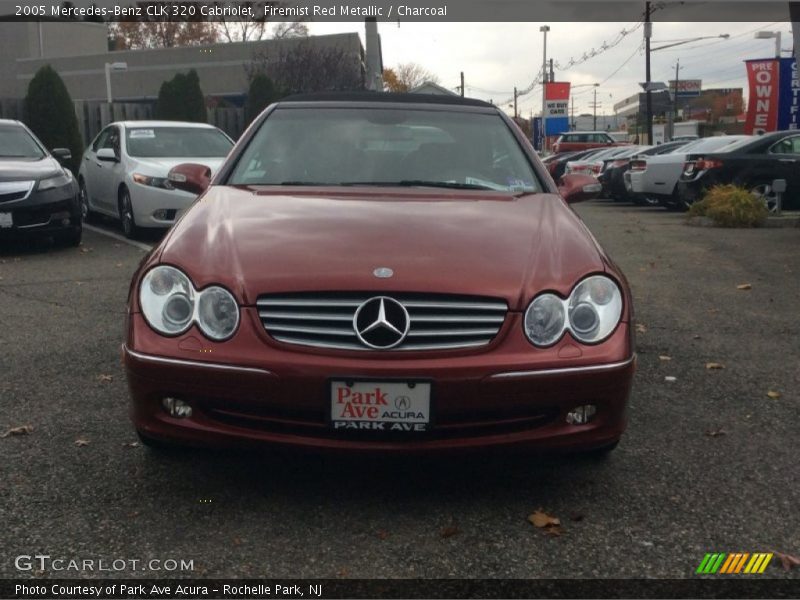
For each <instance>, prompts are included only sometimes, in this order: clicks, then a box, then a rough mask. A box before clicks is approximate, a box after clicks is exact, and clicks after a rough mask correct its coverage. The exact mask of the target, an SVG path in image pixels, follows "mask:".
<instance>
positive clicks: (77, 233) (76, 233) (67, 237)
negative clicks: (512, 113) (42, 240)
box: [53, 224, 83, 248]
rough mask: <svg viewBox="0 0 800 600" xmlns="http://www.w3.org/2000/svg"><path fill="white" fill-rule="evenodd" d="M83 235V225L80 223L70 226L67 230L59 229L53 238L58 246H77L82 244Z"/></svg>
mask: <svg viewBox="0 0 800 600" xmlns="http://www.w3.org/2000/svg"><path fill="white" fill-rule="evenodd" d="M82 237H83V227H81V225H80V224H78V225H74V226H73V227H70V228H69V229H67V230H66V231H59V232H58V233H56V234H54V235H53V240H54V241H55V243H56V245H57V246H64V247H66V248H77V247H78V246H80V245H81V238H82Z"/></svg>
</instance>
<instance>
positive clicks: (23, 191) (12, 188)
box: [0, 181, 36, 202]
mask: <svg viewBox="0 0 800 600" xmlns="http://www.w3.org/2000/svg"><path fill="white" fill-rule="evenodd" d="M35 183H36V182H35V181H0V202H13V201H15V200H24V199H25V198H27V197H28V195H29V194H30V193H31V190H32V189H33V186H34V184H35Z"/></svg>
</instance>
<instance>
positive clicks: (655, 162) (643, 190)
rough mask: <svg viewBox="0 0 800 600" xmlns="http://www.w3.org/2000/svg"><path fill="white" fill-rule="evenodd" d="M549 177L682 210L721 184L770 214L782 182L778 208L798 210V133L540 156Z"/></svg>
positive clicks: (722, 137) (613, 196)
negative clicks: (586, 179)
mask: <svg viewBox="0 0 800 600" xmlns="http://www.w3.org/2000/svg"><path fill="white" fill-rule="evenodd" d="M545 164H546V166H547V168H548V170H549V172H550V174H551V175H552V176H553V177H554V178H555V179H558V178H559V177H560V176H561V175H562V174H564V173H584V174H591V175H593V176H595V177H596V178H597V179H598V181H600V183H601V184H602V186H603V193H602V195H603V197H606V198H611V199H614V200H618V201H626V202H633V203H635V204H640V205H653V206H663V207H665V208H667V209H670V210H686V209H687V208H688V207H689V206H691V205H692V204H693V203H694V202H696V201H697V200H699V199H701V198H702V197H703V195H704V194H705V191H706V190H708V189H709V188H711V187H713V186H716V185H720V184H728V183H730V184H734V185H739V186H743V187H746V188H748V189H749V190H750V191H751V193H752V194H753V195H755V196H757V197H758V198H760V199H762V200H763V201H764V203H765V204H766V206H767V207H768V208H769V209H770V210H774V209H775V208H776V205H777V194H776V192H775V191H774V189H773V182H774V181H775V180H781V179H782V180H785V181H786V185H787V189H786V192H785V193H784V194H783V195H782V208H786V209H800V132H798V131H795V130H790V131H779V132H775V133H770V134H765V135H761V136H749V135H720V136H714V137H708V138H700V139H695V140H688V141H687V140H677V141H673V142H669V143H666V144H660V145H658V146H628V147H627V148H625V147H623V148H619V147H612V148H600V149H593V150H585V151H582V152H577V151H573V152H565V153H561V154H553V155H550V156H548V157H546V158H545Z"/></svg>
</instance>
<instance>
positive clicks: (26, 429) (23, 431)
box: [0, 425, 33, 438]
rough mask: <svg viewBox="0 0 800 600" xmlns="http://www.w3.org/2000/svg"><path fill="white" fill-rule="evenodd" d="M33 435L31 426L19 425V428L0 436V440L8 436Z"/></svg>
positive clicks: (13, 428)
mask: <svg viewBox="0 0 800 600" xmlns="http://www.w3.org/2000/svg"><path fill="white" fill-rule="evenodd" d="M31 433H33V425H20V426H19V427H12V428H11V429H9V430H8V431H6V432H5V433H4V434H2V435H0V438H5V437H8V436H10V435H29V434H31Z"/></svg>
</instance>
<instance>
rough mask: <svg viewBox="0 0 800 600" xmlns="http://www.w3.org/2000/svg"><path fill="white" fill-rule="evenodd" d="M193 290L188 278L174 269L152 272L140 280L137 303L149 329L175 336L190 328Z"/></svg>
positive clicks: (162, 268)
mask: <svg viewBox="0 0 800 600" xmlns="http://www.w3.org/2000/svg"><path fill="white" fill-rule="evenodd" d="M194 300H195V291H194V287H193V286H192V282H191V281H189V278H188V277H187V276H186V275H184V274H183V273H181V272H180V271H179V270H178V269H176V268H174V267H167V266H161V267H156V268H155V269H152V270H151V271H150V272H148V273H147V275H145V276H144V279H142V285H141V287H140V288H139V304H140V305H141V307H142V313H143V314H144V318H145V319H147V322H148V323H149V324H150V326H151V327H152V328H153V329H155V330H156V331H158V332H159V333H163V334H166V335H178V334H180V333H183V332H184V331H186V330H187V329H189V327H191V325H192V320H193V317H194Z"/></svg>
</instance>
